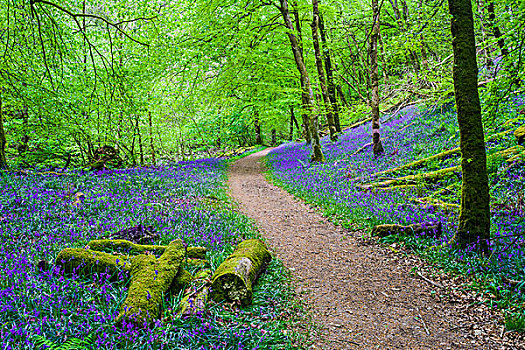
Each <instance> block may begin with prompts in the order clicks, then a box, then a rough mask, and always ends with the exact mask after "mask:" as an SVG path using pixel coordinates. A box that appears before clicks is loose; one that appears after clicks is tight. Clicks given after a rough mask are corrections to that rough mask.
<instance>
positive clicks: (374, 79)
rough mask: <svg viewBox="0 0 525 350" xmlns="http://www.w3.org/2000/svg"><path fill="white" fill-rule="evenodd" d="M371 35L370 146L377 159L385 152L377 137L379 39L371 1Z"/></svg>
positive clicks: (375, 6)
mask: <svg viewBox="0 0 525 350" xmlns="http://www.w3.org/2000/svg"><path fill="white" fill-rule="evenodd" d="M372 12H373V14H372V16H373V24H372V33H371V35H370V86H371V88H372V99H371V103H370V105H371V107H372V144H373V152H374V155H375V156H376V157H377V156H378V155H380V154H382V153H384V152H385V150H384V149H383V144H382V143H381V138H380V135H379V66H378V63H377V40H378V38H379V5H378V0H372Z"/></svg>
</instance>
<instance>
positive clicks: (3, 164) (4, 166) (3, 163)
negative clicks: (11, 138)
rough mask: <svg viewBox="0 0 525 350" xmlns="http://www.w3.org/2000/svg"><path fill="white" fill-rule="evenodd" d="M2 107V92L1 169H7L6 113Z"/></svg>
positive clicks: (0, 105) (0, 103) (0, 118)
mask: <svg viewBox="0 0 525 350" xmlns="http://www.w3.org/2000/svg"><path fill="white" fill-rule="evenodd" d="M2 107H3V106H2V95H1V94H0V169H7V158H6V156H5V145H6V143H7V140H6V138H5V130H4V113H3V110H2Z"/></svg>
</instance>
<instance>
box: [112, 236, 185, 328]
mask: <svg viewBox="0 0 525 350" xmlns="http://www.w3.org/2000/svg"><path fill="white" fill-rule="evenodd" d="M184 252H185V249H184V246H183V244H182V241H181V240H180V239H179V240H175V241H173V242H171V243H170V244H169V245H168V246H167V247H166V250H165V251H164V253H163V254H162V255H161V256H160V258H158V259H157V258H155V256H153V255H144V254H140V255H137V256H136V257H135V258H134V259H133V261H132V269H131V274H132V277H131V284H130V287H129V290H128V296H127V297H126V300H124V303H123V304H122V306H121V308H120V314H119V316H118V317H117V324H122V326H124V327H125V324H129V323H131V324H134V325H136V326H139V327H145V326H147V325H149V324H150V323H152V322H153V321H154V320H155V319H156V318H158V317H159V315H160V312H161V307H162V298H163V296H164V294H165V293H166V292H168V290H169V289H170V287H171V285H172V282H173V280H174V279H175V277H176V276H177V274H178V273H179V267H180V265H181V263H182V261H183V259H184Z"/></svg>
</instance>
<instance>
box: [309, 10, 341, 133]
mask: <svg viewBox="0 0 525 350" xmlns="http://www.w3.org/2000/svg"><path fill="white" fill-rule="evenodd" d="M312 7H313V11H312V12H313V13H312V15H313V16H312V17H313V20H312V38H313V43H314V54H315V65H316V67H317V75H318V77H319V85H320V86H321V93H322V94H323V102H324V107H325V112H326V122H327V123H328V130H329V132H330V140H332V141H336V140H337V134H336V133H337V131H336V129H335V122H334V115H333V113H332V103H331V101H330V97H329V95H328V87H327V84H326V77H325V75H324V69H323V59H322V57H321V47H320V45H319V2H318V0H312Z"/></svg>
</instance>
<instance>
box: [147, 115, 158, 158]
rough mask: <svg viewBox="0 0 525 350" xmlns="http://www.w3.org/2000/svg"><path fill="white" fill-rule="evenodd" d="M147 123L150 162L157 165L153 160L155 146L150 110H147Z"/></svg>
mask: <svg viewBox="0 0 525 350" xmlns="http://www.w3.org/2000/svg"><path fill="white" fill-rule="evenodd" d="M148 124H149V146H150V149H151V162H152V164H153V165H157V162H156V161H155V146H154V145H153V122H152V120H151V112H149V111H148Z"/></svg>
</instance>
